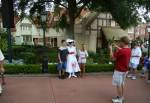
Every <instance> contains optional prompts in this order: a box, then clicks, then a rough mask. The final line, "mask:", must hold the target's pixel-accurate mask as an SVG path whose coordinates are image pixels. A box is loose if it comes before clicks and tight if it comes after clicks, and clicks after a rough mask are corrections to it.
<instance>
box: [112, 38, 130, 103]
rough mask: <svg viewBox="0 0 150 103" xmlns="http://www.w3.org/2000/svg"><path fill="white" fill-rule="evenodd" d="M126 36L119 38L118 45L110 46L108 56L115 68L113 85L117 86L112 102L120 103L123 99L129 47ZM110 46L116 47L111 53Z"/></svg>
mask: <svg viewBox="0 0 150 103" xmlns="http://www.w3.org/2000/svg"><path fill="white" fill-rule="evenodd" d="M128 44H129V39H128V37H122V38H120V41H119V43H118V45H116V44H114V45H111V46H110V57H111V58H112V59H114V60H115V70H114V75H113V81H112V83H113V85H114V86H116V87H117V94H118V96H117V98H113V99H112V101H113V103H122V102H123V101H124V97H123V94H124V84H125V79H126V75H127V72H128V66H129V62H130V56H131V49H130V48H129V47H128ZM112 47H115V48H116V52H114V53H113V50H112Z"/></svg>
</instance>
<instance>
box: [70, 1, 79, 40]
mask: <svg viewBox="0 0 150 103" xmlns="http://www.w3.org/2000/svg"><path fill="white" fill-rule="evenodd" d="M76 12H77V7H76V0H68V14H69V27H68V35H69V38H71V39H75V33H74V25H75V18H76V17H75V14H76Z"/></svg>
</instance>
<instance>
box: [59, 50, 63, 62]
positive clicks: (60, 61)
mask: <svg viewBox="0 0 150 103" xmlns="http://www.w3.org/2000/svg"><path fill="white" fill-rule="evenodd" d="M58 60H59V63H61V62H62V61H61V57H60V49H58Z"/></svg>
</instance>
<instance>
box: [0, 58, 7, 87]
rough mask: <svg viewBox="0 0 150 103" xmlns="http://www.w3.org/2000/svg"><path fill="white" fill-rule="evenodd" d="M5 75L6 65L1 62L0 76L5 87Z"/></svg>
mask: <svg viewBox="0 0 150 103" xmlns="http://www.w3.org/2000/svg"><path fill="white" fill-rule="evenodd" d="M4 73H5V69H4V65H3V61H0V75H1V78H2V85H5V84H6V82H5V78H4Z"/></svg>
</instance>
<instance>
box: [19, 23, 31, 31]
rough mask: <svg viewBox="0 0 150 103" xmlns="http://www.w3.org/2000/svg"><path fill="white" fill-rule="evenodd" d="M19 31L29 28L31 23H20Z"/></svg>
mask: <svg viewBox="0 0 150 103" xmlns="http://www.w3.org/2000/svg"><path fill="white" fill-rule="evenodd" d="M20 28H21V31H25V30H31V28H32V25H31V24H27V23H23V24H21V25H20Z"/></svg>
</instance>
